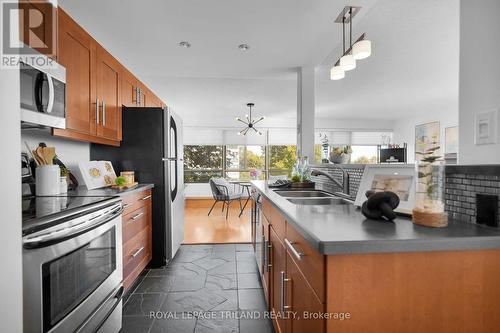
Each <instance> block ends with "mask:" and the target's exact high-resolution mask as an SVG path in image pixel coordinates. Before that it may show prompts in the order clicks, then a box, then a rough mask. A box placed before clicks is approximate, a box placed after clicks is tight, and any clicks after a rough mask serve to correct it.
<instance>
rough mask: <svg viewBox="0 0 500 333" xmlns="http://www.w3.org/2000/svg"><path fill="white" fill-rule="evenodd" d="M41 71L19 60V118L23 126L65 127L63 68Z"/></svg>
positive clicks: (64, 72)
mask: <svg viewBox="0 0 500 333" xmlns="http://www.w3.org/2000/svg"><path fill="white" fill-rule="evenodd" d="M59 67H60V66H58V67H57V69H53V70H41V69H39V68H36V67H34V66H30V65H28V64H24V63H21V65H20V70H19V73H20V82H21V121H22V122H23V127H29V126H30V125H38V126H39V125H41V126H48V127H56V128H65V127H66V119H65V114H66V83H65V82H66V70H65V69H64V68H62V67H61V68H59Z"/></svg>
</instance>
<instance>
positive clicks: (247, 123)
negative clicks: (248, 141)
mask: <svg viewBox="0 0 500 333" xmlns="http://www.w3.org/2000/svg"><path fill="white" fill-rule="evenodd" d="M254 105H255V104H253V103H248V104H247V106H248V108H249V109H250V111H249V113H248V114H247V115H245V118H246V121H245V120H242V119H241V118H236V120H237V121H239V122H241V123H243V124H245V128H243V129H242V130H241V131H239V132H238V135H247V133H248V131H249V130H250V129H253V130H254V131H255V132H256V133H259V135H262V132H261V131H259V130H257V129H256V128H255V124H257V123H258V122H260V121H262V120H264V119H265V117H260V118H259V119H257V120H254V119H253V118H252V107H254Z"/></svg>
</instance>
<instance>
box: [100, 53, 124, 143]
mask: <svg viewBox="0 0 500 333" xmlns="http://www.w3.org/2000/svg"><path fill="white" fill-rule="evenodd" d="M96 63H97V65H96V68H97V73H96V74H97V77H96V89H97V99H96V101H98V103H99V104H100V106H99V108H98V114H97V135H98V136H100V137H103V138H105V139H110V140H116V141H120V140H121V127H122V126H121V114H122V113H121V103H120V90H121V89H120V88H121V87H120V85H121V82H120V71H121V66H120V63H119V62H118V61H117V60H116V59H115V58H113V56H111V54H109V53H108V52H107V51H106V50H105V49H104V48H103V47H101V46H100V45H98V46H97V57H96Z"/></svg>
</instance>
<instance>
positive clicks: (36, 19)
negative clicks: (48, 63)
mask: <svg viewBox="0 0 500 333" xmlns="http://www.w3.org/2000/svg"><path fill="white" fill-rule="evenodd" d="M19 15H20V17H19V38H20V40H21V41H22V42H23V43H24V44H26V45H27V46H30V47H31V48H33V49H35V50H37V51H38V52H40V53H42V54H45V55H47V56H49V57H51V58H53V59H56V58H57V34H58V31H57V30H58V24H57V21H58V18H57V8H56V7H54V6H53V5H52V3H51V2H50V1H48V0H46V1H23V2H20V3H19Z"/></svg>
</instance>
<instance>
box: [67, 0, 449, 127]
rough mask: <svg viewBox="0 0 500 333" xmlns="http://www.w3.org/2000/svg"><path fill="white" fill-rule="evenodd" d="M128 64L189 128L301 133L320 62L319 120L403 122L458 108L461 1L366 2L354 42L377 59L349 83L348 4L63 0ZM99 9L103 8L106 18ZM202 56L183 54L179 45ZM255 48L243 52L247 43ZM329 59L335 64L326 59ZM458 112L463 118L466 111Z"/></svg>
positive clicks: (319, 0) (327, 0)
mask: <svg viewBox="0 0 500 333" xmlns="http://www.w3.org/2000/svg"><path fill="white" fill-rule="evenodd" d="M59 4H60V5H61V7H63V8H64V9H65V10H66V11H67V12H69V14H70V15H71V16H72V17H73V18H75V20H76V21H78V22H79V23H80V24H81V25H82V26H84V27H85V28H86V29H87V30H88V31H89V32H90V33H91V34H92V35H93V36H94V37H95V38H96V39H97V40H98V41H99V42H100V43H101V44H103V45H105V47H106V48H107V49H108V50H109V51H110V52H111V53H113V54H114V55H115V56H116V57H117V58H118V59H119V60H120V61H121V62H122V63H123V64H124V65H125V66H127V67H128V68H130V69H131V70H132V71H133V72H134V73H135V74H136V75H137V76H138V77H139V78H140V79H141V80H143V81H144V82H145V83H146V84H148V85H149V86H150V87H151V88H152V89H153V90H154V91H155V92H156V93H157V94H158V95H159V96H160V97H162V98H163V99H164V100H165V101H166V102H167V104H169V105H170V106H172V107H173V108H174V109H175V110H176V111H177V112H178V113H180V114H181V115H182V116H183V118H184V121H185V123H186V124H187V125H200V124H209V125H212V126H213V125H217V124H219V125H221V126H225V127H227V126H233V125H235V123H234V117H236V116H239V115H244V114H245V113H246V107H245V104H246V103H247V102H254V103H255V104H256V107H255V113H256V114H259V115H260V114H265V115H266V116H268V118H267V119H266V121H265V123H264V124H263V126H280V125H281V126H289V125H290V126H293V124H294V121H295V109H296V75H295V68H297V67H298V66H301V65H307V64H316V65H319V66H318V69H317V106H316V111H317V117H318V118H321V119H329V120H335V119H346V118H349V119H364V120H369V119H376V118H381V119H391V120H394V119H401V118H405V117H408V116H410V115H412V114H414V112H420V111H422V110H429V111H430V112H432V110H434V109H437V108H438V109H440V110H442V109H443V108H444V109H450V110H455V111H456V110H457V104H458V38H459V36H458V19H459V16H458V0H440V1H435V0H420V1H415V0H398V1H394V0H359V1H357V2H356V3H355V5H361V6H363V9H362V10H361V12H360V14H358V16H357V17H356V18H355V21H354V22H355V29H354V32H355V37H356V36H357V35H358V34H360V33H361V32H367V33H368V36H369V38H370V39H371V40H372V41H373V56H372V57H371V58H369V59H366V60H363V61H361V62H360V64H359V68H358V69H356V70H355V71H353V72H350V73H348V75H347V77H346V79H344V80H341V81H330V80H329V73H328V72H329V68H330V66H331V64H332V63H333V62H334V61H335V60H336V58H337V57H338V55H339V53H340V41H341V30H340V29H341V26H340V25H338V24H335V23H334V22H333V20H334V19H335V18H336V16H337V14H338V13H339V12H340V10H341V8H343V7H344V6H345V5H348V4H350V3H349V2H347V1H340V0H315V1H303V0H274V1H264V0H257V1H243V0H204V1H203V0H198V1H196V0H183V1H172V0H169V1H162V0H145V1H136V0H135V1H131V0H107V1H97V0H86V1H80V0H59ZM96 9H98V10H96ZM183 40H186V41H189V42H190V43H191V44H192V47H191V48H189V49H185V48H180V47H179V46H178V45H177V44H178V42H179V41H183ZM241 43H247V44H249V45H250V47H251V48H250V50H249V51H247V52H242V51H240V50H239V49H238V48H237V45H239V44H241ZM325 59H326V60H325ZM456 112H458V111H456Z"/></svg>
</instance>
